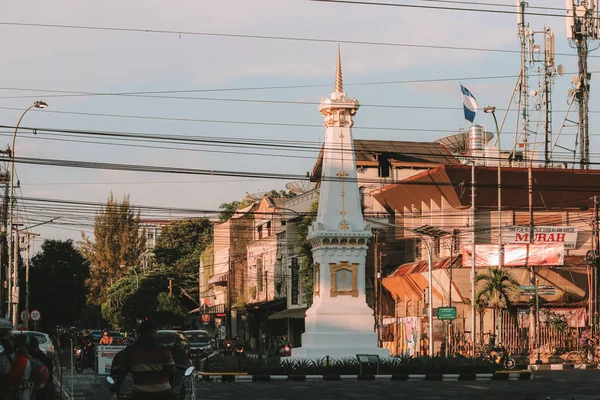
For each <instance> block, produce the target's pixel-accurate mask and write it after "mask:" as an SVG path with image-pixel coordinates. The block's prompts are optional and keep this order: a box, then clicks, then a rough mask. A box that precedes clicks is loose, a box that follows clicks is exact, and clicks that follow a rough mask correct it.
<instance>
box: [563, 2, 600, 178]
mask: <svg viewBox="0 0 600 400" xmlns="http://www.w3.org/2000/svg"><path fill="white" fill-rule="evenodd" d="M566 9H567V18H566V24H567V25H566V28H567V39H569V43H570V45H571V47H574V48H576V49H577V58H578V64H579V81H578V82H577V84H576V85H575V89H574V94H575V97H574V98H575V101H577V102H578V103H579V121H578V122H579V134H578V135H577V138H576V142H575V147H576V148H577V140H578V141H579V155H580V159H579V166H580V168H581V169H589V168H590V137H589V115H588V111H589V97H590V84H589V80H590V78H591V76H590V74H588V65H587V58H588V54H589V53H590V52H591V51H594V50H596V49H597V48H598V46H597V44H596V46H595V47H594V48H592V49H591V50H590V46H589V45H590V42H592V41H595V40H597V39H599V30H598V28H599V23H598V0H566Z"/></svg>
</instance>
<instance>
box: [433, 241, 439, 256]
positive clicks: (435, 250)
mask: <svg viewBox="0 0 600 400" xmlns="http://www.w3.org/2000/svg"><path fill="white" fill-rule="evenodd" d="M433 254H434V255H436V256H439V255H440V238H439V237H436V238H434V239H433Z"/></svg>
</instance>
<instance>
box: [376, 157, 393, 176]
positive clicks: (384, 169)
mask: <svg viewBox="0 0 600 400" xmlns="http://www.w3.org/2000/svg"><path fill="white" fill-rule="evenodd" d="M377 161H378V162H379V171H378V174H379V177H380V178H388V177H389V176H390V167H391V164H390V160H388V158H387V157H386V156H385V155H383V154H380V155H378V156H377Z"/></svg>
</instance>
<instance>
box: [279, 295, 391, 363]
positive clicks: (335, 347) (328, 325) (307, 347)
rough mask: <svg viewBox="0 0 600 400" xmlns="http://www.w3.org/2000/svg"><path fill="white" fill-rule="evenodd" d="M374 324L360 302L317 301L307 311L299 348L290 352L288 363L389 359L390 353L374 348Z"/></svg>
mask: <svg viewBox="0 0 600 400" xmlns="http://www.w3.org/2000/svg"><path fill="white" fill-rule="evenodd" d="M342 310H343V311H342ZM340 311H342V312H340ZM373 323H374V319H373V310H371V309H370V308H369V306H367V304H366V302H364V300H362V299H357V298H352V299H348V298H340V297H338V298H332V299H328V301H326V302H323V303H321V302H320V301H318V302H317V303H316V304H313V306H312V307H311V308H309V309H308V310H306V319H305V325H306V332H304V333H303V334H302V347H297V348H294V349H292V356H291V357H289V358H288V359H289V360H301V359H305V360H313V361H314V360H321V359H323V358H325V357H326V356H329V357H330V358H333V359H334V360H339V359H342V358H356V355H357V354H376V355H378V356H379V357H381V358H385V357H389V356H390V352H389V350H387V349H383V348H381V347H377V334H376V333H375V332H373Z"/></svg>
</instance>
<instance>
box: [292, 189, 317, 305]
mask: <svg viewBox="0 0 600 400" xmlns="http://www.w3.org/2000/svg"><path fill="white" fill-rule="evenodd" d="M318 210H319V202H318V201H315V202H314V203H312V204H311V206H310V209H309V210H308V213H307V214H306V215H305V216H304V217H303V218H302V221H301V222H300V224H298V226H297V231H298V236H299V241H300V243H301V244H300V250H299V251H298V255H299V256H300V279H302V283H303V285H304V301H305V302H306V303H307V304H308V305H309V306H310V305H311V304H312V298H313V285H314V279H315V270H314V265H313V256H312V245H311V244H310V242H309V241H308V240H307V236H308V229H309V227H310V226H312V224H313V223H314V222H315V220H316V219H317V211H318Z"/></svg>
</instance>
